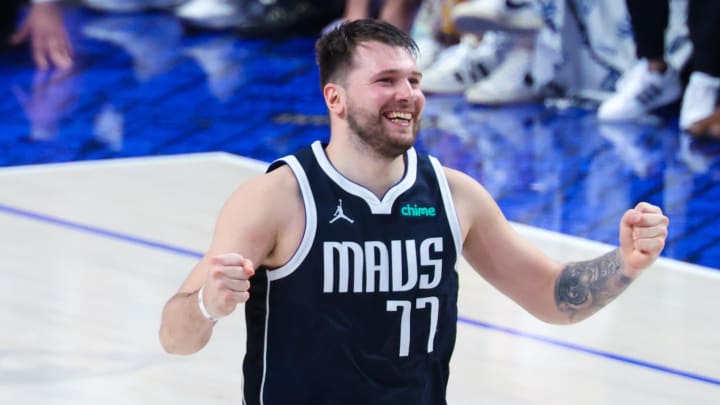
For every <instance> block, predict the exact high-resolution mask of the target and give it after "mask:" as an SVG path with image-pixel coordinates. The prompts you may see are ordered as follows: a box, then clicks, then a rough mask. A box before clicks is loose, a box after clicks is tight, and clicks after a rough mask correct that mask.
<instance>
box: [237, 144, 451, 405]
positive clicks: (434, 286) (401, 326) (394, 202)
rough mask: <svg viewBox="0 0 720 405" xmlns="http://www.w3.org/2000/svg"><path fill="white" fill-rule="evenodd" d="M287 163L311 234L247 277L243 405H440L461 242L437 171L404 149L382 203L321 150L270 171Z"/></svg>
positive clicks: (315, 147)
mask: <svg viewBox="0 0 720 405" xmlns="http://www.w3.org/2000/svg"><path fill="white" fill-rule="evenodd" d="M283 164H286V165H288V166H289V167H290V169H292V171H293V173H294V174H295V177H296V179H297V181H298V184H299V186H300V191H301V194H302V199H303V203H304V206H305V231H304V234H303V236H302V240H301V242H300V245H299V247H298V249H297V251H296V252H295V254H294V256H293V257H292V258H291V259H290V261H289V262H288V263H286V264H285V265H284V266H282V267H280V268H277V269H274V270H267V269H263V268H260V269H258V270H257V271H256V274H255V276H254V277H253V278H252V279H251V288H250V300H249V301H248V302H247V303H246V305H245V314H246V322H247V333H248V340H247V352H246V355H245V360H244V362H243V373H244V378H245V382H244V401H245V403H247V404H251V405H256V404H264V405H302V404H313V405H324V404H327V405H354V404H357V405H382V404H395V405H409V404H412V405H421V404H428V405H438V404H445V403H446V402H445V392H446V387H447V381H448V374H449V370H448V367H449V362H450V356H451V354H452V350H453V346H454V344H455V332H456V322H457V290H458V279H457V272H456V271H455V264H456V261H457V257H458V253H459V252H460V249H461V241H460V227H459V224H458V219H457V215H456V213H455V208H454V206H453V203H452V198H451V196H450V191H449V187H448V184H447V179H446V178H445V175H444V172H443V170H442V168H441V166H440V164H439V163H438V162H437V160H435V159H434V158H431V157H427V156H421V155H419V154H417V153H416V151H415V150H414V149H410V150H408V152H407V153H406V169H405V174H404V176H403V178H402V180H400V181H399V182H398V183H397V184H395V185H394V186H393V187H392V188H390V190H388V191H387V193H386V194H385V195H384V196H383V198H382V199H379V198H378V197H376V196H375V195H374V194H373V193H372V192H370V191H369V190H368V189H366V188H364V187H362V186H360V185H358V184H356V183H353V182H352V181H350V180H348V179H347V178H345V177H343V176H342V175H341V174H340V173H339V172H338V171H337V170H336V169H335V168H334V167H333V166H332V164H331V163H330V161H329V160H328V158H327V156H326V155H325V151H324V149H323V145H322V144H320V143H319V142H315V143H313V144H312V146H311V147H308V148H305V149H303V150H301V151H300V152H298V153H296V154H294V155H292V156H287V157H284V158H282V159H280V160H278V161H277V162H275V163H273V164H272V165H271V167H270V169H269V170H273V169H274V168H276V167H278V166H280V165H283ZM298 215H302V213H298Z"/></svg>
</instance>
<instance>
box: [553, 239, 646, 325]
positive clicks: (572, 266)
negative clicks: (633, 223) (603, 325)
mask: <svg viewBox="0 0 720 405" xmlns="http://www.w3.org/2000/svg"><path fill="white" fill-rule="evenodd" d="M622 265H623V263H622V259H621V257H620V251H619V250H618V249H615V250H613V251H612V252H609V253H607V254H605V255H603V256H600V257H598V258H597V259H594V260H588V261H585V262H577V263H568V265H567V266H565V268H564V269H563V270H562V271H561V272H560V275H559V276H558V278H557V281H556V284H555V304H556V305H557V307H558V309H559V310H560V312H567V313H568V314H569V316H570V320H573V321H579V320H582V319H585V318H587V317H589V316H590V315H592V314H594V313H595V312H597V311H598V310H599V309H600V308H602V307H604V306H605V305H606V304H607V303H609V302H610V301H612V300H613V299H615V297H617V296H618V295H619V294H620V293H621V292H623V291H624V290H625V288H627V286H628V285H629V284H630V283H631V282H632V280H633V279H632V278H630V277H627V276H626V275H624V274H623V272H622Z"/></svg>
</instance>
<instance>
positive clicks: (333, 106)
mask: <svg viewBox="0 0 720 405" xmlns="http://www.w3.org/2000/svg"><path fill="white" fill-rule="evenodd" d="M323 96H324V97H325V105H326V106H327V108H328V110H330V114H331V115H337V116H339V117H340V118H344V117H345V111H346V110H347V97H346V96H347V94H346V93H345V89H344V88H343V87H342V86H340V85H338V84H336V83H328V84H326V85H325V87H323Z"/></svg>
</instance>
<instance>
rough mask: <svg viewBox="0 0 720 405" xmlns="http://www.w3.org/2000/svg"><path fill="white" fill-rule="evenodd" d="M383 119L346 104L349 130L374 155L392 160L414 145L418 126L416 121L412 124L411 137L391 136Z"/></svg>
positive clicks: (380, 116)
mask: <svg viewBox="0 0 720 405" xmlns="http://www.w3.org/2000/svg"><path fill="white" fill-rule="evenodd" d="M384 119H385V118H384V117H383V116H382V115H380V114H378V115H373V114H371V113H369V112H367V111H362V110H361V109H359V108H354V105H352V104H350V103H348V111H347V122H348V126H349V127H350V129H351V130H352V131H353V132H354V133H355V134H356V135H357V136H358V138H360V140H362V141H363V142H364V143H365V144H367V145H368V146H369V147H370V148H371V149H372V150H373V151H375V153H377V154H378V155H380V156H382V157H385V158H389V159H394V158H396V157H398V156H400V155H403V154H404V153H405V152H406V151H407V150H408V149H410V148H411V147H412V146H413V144H415V139H416V138H417V134H418V130H419V129H420V124H419V122H418V121H413V122H412V136H409V137H408V136H393V135H392V134H390V132H389V131H388V128H387V127H386V126H385V125H383V120H384Z"/></svg>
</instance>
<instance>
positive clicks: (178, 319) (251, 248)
mask: <svg viewBox="0 0 720 405" xmlns="http://www.w3.org/2000/svg"><path fill="white" fill-rule="evenodd" d="M298 195H299V191H298V189H297V185H296V183H295V180H294V177H293V175H292V173H291V172H290V170H289V169H288V168H286V167H283V168H279V169H277V170H275V171H273V172H272V173H270V174H266V175H263V176H260V177H257V178H255V179H252V180H250V181H249V182H247V183H245V184H243V185H242V186H241V187H240V188H238V190H237V191H235V193H233V195H232V196H231V197H230V198H229V199H228V201H227V202H226V203H225V206H224V207H223V209H222V210H221V212H220V214H219V215H218V219H217V221H216V225H215V232H214V235H213V241H212V243H211V246H210V248H209V249H208V251H207V253H206V254H205V255H204V257H203V258H202V259H201V260H200V262H199V263H198V264H197V265H196V266H195V268H194V269H193V270H192V272H190V275H189V276H188V277H187V279H186V280H185V282H184V283H183V284H182V286H181V287H180V289H179V290H178V292H177V293H176V294H175V295H173V296H172V297H171V298H170V299H169V300H168V302H167V303H166V304H165V307H164V308H163V312H162V321H161V325H160V331H159V334H160V342H161V344H162V345H163V347H164V348H165V350H166V351H167V352H169V353H175V354H190V353H194V352H196V351H198V350H200V349H202V348H203V347H204V346H205V345H206V344H207V342H208V341H209V339H210V337H211V335H212V329H213V325H214V324H215V323H214V322H212V321H210V320H208V318H206V317H205V316H204V315H203V314H202V313H201V312H200V308H199V305H198V291H199V290H200V288H201V287H204V288H203V302H204V303H205V307H206V309H207V311H208V312H209V313H210V314H211V315H213V316H214V317H222V316H227V315H229V314H231V313H232V312H233V311H234V310H235V308H236V306H237V305H238V304H242V303H244V302H246V301H247V300H248V299H249V293H248V290H249V288H250V283H251V282H252V275H253V274H254V263H257V264H259V265H263V266H265V267H269V268H273V267H278V266H279V265H281V264H284V262H285V261H286V260H287V259H288V258H289V257H290V255H291V254H292V252H293V251H294V248H295V246H296V245H297V241H298V240H299V232H301V231H299V230H298V229H302V226H303V224H304V222H303V221H304V219H300V220H299V221H298V219H297V217H298V215H297V214H298V213H301V212H303V211H302V204H301V203H300V202H299V197H298ZM298 204H299V206H298ZM293 217H294V218H293ZM300 217H301V218H304V217H303V216H302V215H300ZM293 243H294V244H295V245H293Z"/></svg>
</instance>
